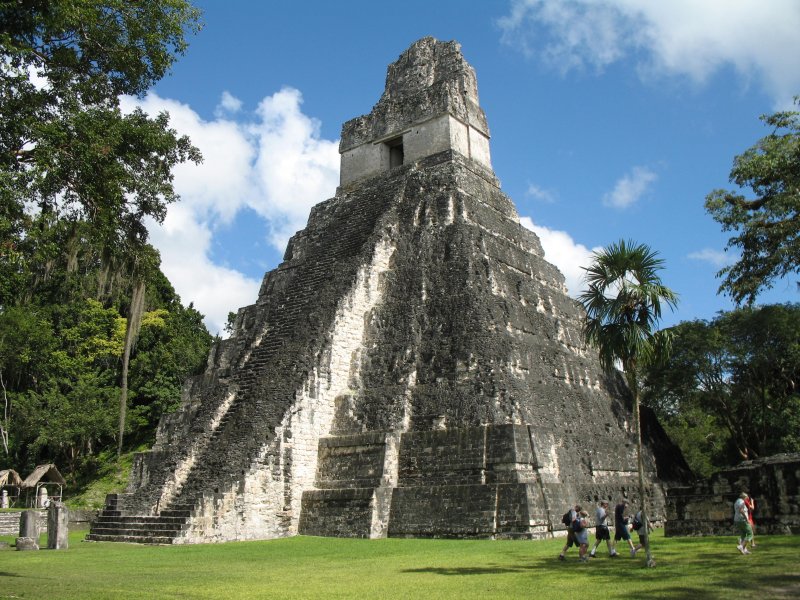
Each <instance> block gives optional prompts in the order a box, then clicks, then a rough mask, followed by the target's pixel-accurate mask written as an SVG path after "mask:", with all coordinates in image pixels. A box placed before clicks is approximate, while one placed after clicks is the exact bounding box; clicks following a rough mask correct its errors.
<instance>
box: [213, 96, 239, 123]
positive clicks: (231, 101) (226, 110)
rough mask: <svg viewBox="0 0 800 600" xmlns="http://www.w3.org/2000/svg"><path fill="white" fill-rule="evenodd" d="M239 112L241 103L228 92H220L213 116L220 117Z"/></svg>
mask: <svg viewBox="0 0 800 600" xmlns="http://www.w3.org/2000/svg"><path fill="white" fill-rule="evenodd" d="M240 110H242V101H241V100H239V99H238V98H237V97H236V96H234V95H233V94H231V93H230V92H229V91H228V90H225V91H224V92H222V97H221V98H220V100H219V104H218V105H217V108H216V109H215V110H214V116H216V117H222V116H223V115H225V114H235V113H238V112H239V111H240Z"/></svg>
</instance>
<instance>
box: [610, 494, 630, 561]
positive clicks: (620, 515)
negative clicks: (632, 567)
mask: <svg viewBox="0 0 800 600" xmlns="http://www.w3.org/2000/svg"><path fill="white" fill-rule="evenodd" d="M627 510H628V501H627V500H620V501H619V504H617V505H616V506H615V507H614V553H615V554H616V547H617V542H618V541H620V540H625V541H626V542H628V548H630V551H631V556H633V555H634V552H633V540H631V532H630V530H629V529H628V515H627V514H626V511H627Z"/></svg>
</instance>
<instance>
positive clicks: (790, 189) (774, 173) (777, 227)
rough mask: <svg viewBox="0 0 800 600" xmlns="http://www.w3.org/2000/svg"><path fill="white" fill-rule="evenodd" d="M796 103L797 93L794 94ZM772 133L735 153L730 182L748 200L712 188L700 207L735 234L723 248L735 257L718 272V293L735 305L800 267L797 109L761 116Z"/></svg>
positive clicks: (799, 130) (799, 119)
mask: <svg viewBox="0 0 800 600" xmlns="http://www.w3.org/2000/svg"><path fill="white" fill-rule="evenodd" d="M795 103H797V104H798V105H800V96H798V97H796V98H795ZM761 120H762V121H763V122H764V123H765V124H766V125H768V126H769V127H771V128H772V130H773V131H772V133H771V134H769V135H768V136H766V137H763V138H761V139H760V140H759V141H758V142H757V143H756V144H755V145H754V146H753V147H751V148H749V149H748V150H747V151H745V152H744V154H741V155H739V156H737V157H736V158H735V159H734V162H733V169H732V170H731V173H730V181H731V183H735V184H736V185H737V186H739V188H750V189H751V190H752V192H753V196H754V197H753V198H751V199H748V198H745V196H744V195H742V194H741V193H740V192H738V191H728V190H715V191H713V192H712V193H711V194H709V195H708V196H707V197H706V210H707V211H708V212H709V213H710V214H711V216H712V217H713V218H714V219H715V220H716V221H717V222H719V223H720V224H721V225H722V228H723V230H725V231H734V232H736V235H734V236H733V237H731V238H730V239H729V240H728V246H727V247H728V249H734V250H739V251H741V257H740V258H739V260H738V261H737V262H736V263H735V264H733V265H731V266H729V267H725V268H724V269H722V270H721V271H720V272H719V276H720V277H723V281H722V285H721V287H720V291H724V292H726V293H727V294H729V295H730V296H731V298H733V300H734V301H735V302H736V303H737V304H740V303H742V302H744V301H746V302H748V303H751V304H752V302H753V301H754V300H755V298H756V296H757V295H758V294H759V293H760V292H761V291H763V290H765V289H769V288H771V287H772V285H773V283H774V281H775V280H776V279H780V278H781V277H785V276H787V275H792V274H796V273H797V272H798V271H800V112H795V111H784V112H777V113H775V114H772V115H763V116H762V117H761Z"/></svg>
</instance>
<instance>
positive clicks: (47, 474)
mask: <svg viewBox="0 0 800 600" xmlns="http://www.w3.org/2000/svg"><path fill="white" fill-rule="evenodd" d="M66 483H67V482H66V481H65V480H64V477H63V476H62V475H61V473H59V471H58V469H57V468H56V466H55V465H53V464H49V465H39V466H37V467H36V468H35V469H34V470H33V473H31V474H30V475H28V476H27V477H26V478H25V481H23V482H22V489H23V490H26V496H27V504H28V506H36V507H38V508H46V507H47V506H48V505H49V503H50V501H51V500H57V501H61V498H62V496H63V493H64V485H65V484H66ZM49 485H50V486H55V485H57V486H58V493H57V494H56V493H53V490H48V489H47V486H49ZM41 488H45V489H44V490H41Z"/></svg>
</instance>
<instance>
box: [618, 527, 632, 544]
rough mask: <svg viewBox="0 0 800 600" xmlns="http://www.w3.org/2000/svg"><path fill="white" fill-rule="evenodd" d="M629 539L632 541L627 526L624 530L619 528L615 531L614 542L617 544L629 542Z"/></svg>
mask: <svg viewBox="0 0 800 600" xmlns="http://www.w3.org/2000/svg"><path fill="white" fill-rule="evenodd" d="M629 539H631V532H630V531H628V528H627V526H626V527H624V528H622V529H620V528H619V527H617V528H616V529H615V530H614V541H615V542H618V541H620V540H625V541H626V542H627V541H628V540H629Z"/></svg>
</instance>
